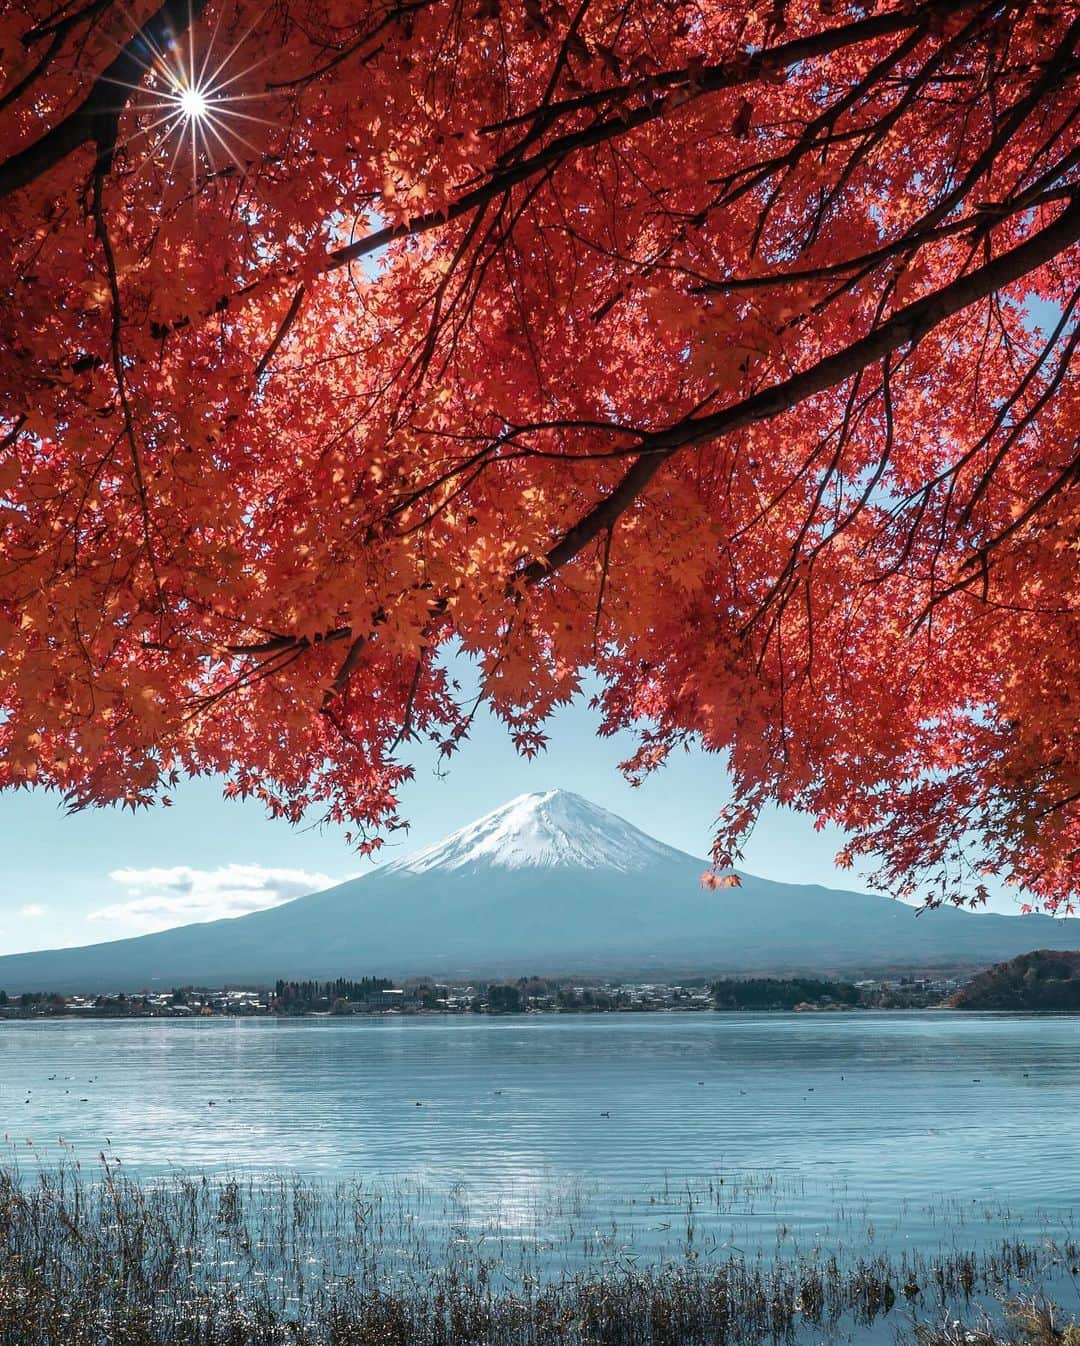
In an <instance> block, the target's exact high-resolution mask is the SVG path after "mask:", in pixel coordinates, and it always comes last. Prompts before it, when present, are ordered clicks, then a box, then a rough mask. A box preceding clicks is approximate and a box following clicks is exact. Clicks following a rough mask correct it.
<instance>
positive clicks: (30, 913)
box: [17, 902, 49, 921]
mask: <svg viewBox="0 0 1080 1346" xmlns="http://www.w3.org/2000/svg"><path fill="white" fill-rule="evenodd" d="M48 910H49V908H48V907H45V906H42V904H41V903H40V902H27V903H26V905H25V906H22V907H20V908H19V910H18V912H17V915H19V916H21V917H22V918H23V920H26V921H36V920H38V919H39V917H41V916H44V915H45V914H46V913H47V912H48Z"/></svg>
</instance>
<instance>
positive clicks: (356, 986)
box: [274, 977, 394, 1005]
mask: <svg viewBox="0 0 1080 1346" xmlns="http://www.w3.org/2000/svg"><path fill="white" fill-rule="evenodd" d="M393 989H394V983H393V982H392V981H387V979H386V978H385V977H361V978H360V980H359V981H350V980H349V979H348V978H347V977H338V978H336V979H335V980H334V981H285V980H283V979H282V978H280V977H279V978H278V980H277V981H276V982H275V984H274V998H275V999H276V1000H277V1001H278V1003H279V1004H281V1005H316V1004H319V1003H320V1002H321V1001H329V1002H330V1003H331V1004H333V1003H334V1001H337V1000H343V1001H345V1002H346V1003H347V1004H350V1005H359V1004H364V1003H366V1002H367V1001H370V1000H378V999H379V997H380V996H381V995H382V993H383V991H391V990H393Z"/></svg>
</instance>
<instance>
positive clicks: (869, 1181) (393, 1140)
mask: <svg viewBox="0 0 1080 1346" xmlns="http://www.w3.org/2000/svg"><path fill="white" fill-rule="evenodd" d="M1078 1044H1080V1019H1075V1018H1069V1017H1065V1016H1061V1017H1055V1016H1017V1015H1009V1016H1006V1015H991V1014H980V1015H960V1014H955V1013H948V1012H918V1013H870V1012H866V1013H861V1012H860V1013H847V1014H712V1013H702V1014H652V1015H597V1016H550V1017H547V1016H528V1017H507V1018H495V1017H475V1018H473V1017H462V1018H448V1019H441V1018H398V1017H386V1018H377V1019H368V1018H364V1019H359V1018H353V1019H336V1018H327V1019H313V1018H308V1019H293V1020H290V1019H277V1020H273V1019H246V1020H245V1019H232V1020H227V1019H217V1020H198V1021H172V1020H120V1021H94V1022H71V1021H53V1022H47V1021H45V1022H42V1021H36V1022H14V1021H7V1022H4V1023H2V1024H0V1116H2V1118H3V1122H2V1126H3V1129H4V1130H5V1131H6V1133H7V1134H6V1137H5V1143H6V1145H7V1146H8V1147H9V1148H8V1150H7V1154H8V1156H9V1158H10V1159H13V1160H14V1161H16V1162H17V1163H18V1164H19V1166H20V1167H21V1168H23V1169H24V1170H25V1169H27V1168H28V1167H31V1168H32V1167H33V1166H34V1165H38V1164H40V1165H44V1166H46V1167H48V1166H53V1165H57V1164H59V1163H61V1162H63V1161H64V1160H68V1161H73V1160H76V1159H77V1160H78V1161H80V1163H81V1164H82V1166H83V1168H84V1170H87V1169H88V1168H90V1167H92V1166H93V1165H94V1164H95V1163H97V1162H98V1158H97V1157H98V1155H99V1154H101V1153H104V1154H106V1155H107V1156H108V1157H109V1158H110V1159H113V1160H115V1159H119V1160H120V1161H121V1163H122V1166H123V1171H124V1172H125V1173H126V1174H127V1175H128V1176H138V1177H141V1178H147V1179H152V1180H157V1179H160V1178H161V1177H162V1176H164V1175H166V1174H170V1173H174V1172H176V1171H177V1170H182V1171H186V1172H195V1173H207V1172H209V1173H224V1172H230V1173H233V1174H240V1175H244V1176H249V1177H252V1178H254V1179H260V1178H263V1177H265V1176H267V1175H270V1174H272V1173H280V1172H282V1171H285V1172H288V1173H298V1174H301V1175H304V1176H305V1177H308V1178H313V1179H318V1180H328V1181H329V1180H334V1181H337V1180H347V1181H349V1182H359V1183H362V1184H364V1185H366V1186H367V1187H369V1188H370V1189H372V1190H376V1189H378V1190H382V1191H384V1192H389V1191H394V1192H395V1193H396V1194H397V1195H396V1198H395V1199H396V1200H398V1201H399V1202H404V1203H405V1204H406V1205H409V1204H410V1203H411V1205H412V1207H413V1209H414V1212H415V1218H416V1219H417V1220H418V1221H420V1222H424V1221H428V1222H435V1223H437V1222H439V1221H444V1222H445V1221H448V1220H451V1221H457V1222H459V1223H460V1224H462V1225H463V1226H466V1227H468V1228H471V1229H481V1230H484V1229H486V1230H488V1231H496V1230H497V1231H499V1232H501V1233H502V1234H503V1235H509V1236H515V1233H516V1234H517V1235H519V1236H520V1237H521V1238H523V1239H540V1240H543V1239H548V1240H550V1241H551V1244H552V1246H558V1247H559V1248H560V1249H561V1253H560V1255H561V1257H562V1258H563V1260H569V1261H573V1260H574V1259H575V1257H576V1256H577V1255H578V1253H577V1252H575V1247H576V1248H578V1249H580V1247H581V1243H580V1240H581V1231H582V1230H583V1229H584V1230H586V1231H591V1233H592V1234H595V1235H597V1236H603V1237H605V1238H607V1239H608V1242H609V1243H610V1242H611V1240H612V1239H613V1240H614V1241H615V1242H616V1243H617V1244H618V1246H619V1247H622V1248H632V1249H633V1250H634V1252H635V1255H638V1254H642V1255H646V1256H648V1255H656V1256H658V1255H661V1254H663V1253H664V1252H665V1250H666V1249H667V1248H669V1247H670V1246H673V1245H674V1244H675V1243H677V1242H679V1241H682V1240H684V1239H685V1235H686V1232H687V1228H686V1227H687V1222H688V1219H689V1221H690V1223H691V1224H692V1229H691V1235H692V1237H693V1238H694V1239H695V1240H696V1241H697V1243H696V1246H698V1247H704V1248H706V1249H713V1250H715V1249H728V1248H737V1249H740V1250H741V1249H754V1248H762V1247H770V1248H772V1247H776V1246H778V1245H783V1246H789V1247H791V1248H793V1249H796V1250H798V1249H802V1248H807V1247H813V1246H824V1247H829V1246H832V1245H833V1244H834V1243H837V1244H843V1243H847V1244H848V1245H849V1246H850V1245H851V1244H853V1243H865V1240H866V1239H867V1238H868V1237H869V1238H870V1239H871V1240H875V1241H876V1242H877V1244H878V1245H879V1246H881V1247H884V1248H889V1249H895V1248H896V1247H898V1246H902V1247H912V1246H919V1247H925V1248H933V1247H934V1246H937V1245H939V1244H941V1243H942V1242H948V1243H956V1244H963V1245H964V1246H965V1247H981V1246H992V1245H994V1244H995V1243H996V1242H1000V1239H1001V1237H1002V1236H1003V1234H1007V1235H1008V1236H1010V1237H1021V1238H1026V1239H1039V1238H1044V1237H1060V1236H1062V1234H1063V1232H1064V1231H1066V1230H1069V1229H1071V1227H1072V1210H1073V1209H1074V1208H1077V1209H1080V1166H1078V1165H1077V1164H1076V1162H1075V1154H1076V1148H1077V1140H1078V1136H1080V1109H1078V1101H1080V1053H1078V1051H1077V1047H1078ZM28 1142H31V1143H28ZM567 1222H569V1223H571V1224H573V1225H576V1229H577V1233H576V1234H573V1235H572V1237H571V1239H570V1241H569V1242H567V1240H566V1238H565V1230H564V1226H565V1225H566V1224H567ZM560 1231H563V1232H560ZM868 1231H869V1232H868ZM575 1238H576V1239H577V1240H578V1243H577V1244H576V1245H575V1244H574V1239H575Z"/></svg>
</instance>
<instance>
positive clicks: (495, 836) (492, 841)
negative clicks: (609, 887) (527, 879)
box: [383, 790, 685, 874]
mask: <svg viewBox="0 0 1080 1346" xmlns="http://www.w3.org/2000/svg"><path fill="white" fill-rule="evenodd" d="M675 858H679V859H682V858H685V857H683V856H682V853H681V852H680V851H676V850H673V849H672V847H670V846H665V845H664V844H663V842H660V841H656V840H655V839H654V838H653V837H650V836H646V834H645V833H644V832H639V831H638V829H637V828H636V827H633V826H631V824H630V823H628V822H625V821H624V820H623V819H622V818H620V817H618V816H617V815H616V814H614V813H609V812H608V810H607V809H602V808H600V807H599V805H597V804H592V803H590V802H589V800H587V799H583V798H582V797H581V795H578V794H574V793H573V792H572V791H570V790H544V791H542V792H538V793H534V794H524V795H518V796H517V798H516V799H511V800H510V802H509V803H508V804H503V805H502V806H501V807H500V808H497V809H495V810H493V811H492V812H491V813H487V814H485V815H484V816H483V817H482V818H478V819H477V820H476V821H475V822H473V823H469V824H468V825H467V826H465V827H462V828H460V829H459V830H458V831H456V832H451V833H450V835H449V836H448V837H444V838H443V839H442V841H437V842H436V843H435V844H434V845H433V846H427V847H425V848H424V849H423V850H420V851H416V852H414V853H413V854H412V855H408V856H405V857H403V858H402V859H401V860H395V861H393V862H391V863H390V864H388V865H386V866H385V867H384V869H383V872H384V873H388V874H427V873H430V872H431V871H432V870H461V869H466V868H470V869H471V868H473V867H485V868H489V867H491V868H496V869H528V868H542V869H615V870H619V871H621V872H622V873H625V874H629V873H633V872H634V871H635V870H642V869H649V868H652V867H653V866H654V865H658V864H663V863H665V862H667V863H670V861H671V860H672V859H675Z"/></svg>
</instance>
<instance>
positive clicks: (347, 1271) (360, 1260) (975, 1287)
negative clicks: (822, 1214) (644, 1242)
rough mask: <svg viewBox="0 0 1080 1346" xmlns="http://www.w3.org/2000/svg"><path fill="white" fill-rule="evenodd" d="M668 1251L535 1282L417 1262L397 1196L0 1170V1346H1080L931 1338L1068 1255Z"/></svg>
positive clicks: (473, 1247) (447, 1253) (420, 1250)
mask: <svg viewBox="0 0 1080 1346" xmlns="http://www.w3.org/2000/svg"><path fill="white" fill-rule="evenodd" d="M568 1218H572V1209H571V1210H570V1211H569V1212H568ZM680 1239H681V1240H682V1241H681V1242H680V1246H679V1249H678V1253H677V1255H676V1256H674V1257H672V1258H670V1259H669V1260H666V1261H661V1262H659V1263H657V1264H655V1265H648V1266H640V1267H639V1266H638V1265H636V1264H635V1263H633V1262H632V1261H630V1260H628V1259H627V1258H625V1257H620V1256H619V1255H617V1254H613V1255H612V1256H611V1257H610V1258H608V1260H607V1261H606V1262H605V1263H604V1264H603V1265H601V1266H597V1265H592V1266H588V1267H586V1268H585V1269H581V1268H580V1267H579V1268H577V1269H573V1268H568V1267H563V1268H562V1269H552V1268H550V1267H548V1268H547V1269H546V1270H545V1269H544V1268H543V1267H542V1266H541V1264H540V1262H539V1261H538V1260H537V1259H536V1258H535V1257H534V1256H533V1255H532V1254H530V1252H529V1251H528V1246H527V1244H523V1243H517V1242H514V1241H512V1240H509V1241H508V1240H500V1239H497V1238H488V1237H485V1236H484V1235H483V1234H479V1235H478V1234H477V1233H476V1232H475V1230H473V1231H471V1232H470V1229H469V1226H468V1222H467V1221H464V1220H463V1221H461V1222H460V1223H458V1224H456V1225H455V1224H454V1223H453V1222H452V1221H451V1222H450V1223H449V1224H448V1225H447V1227H446V1232H445V1237H442V1236H440V1237H439V1238H437V1239H434V1240H433V1239H432V1238H431V1236H430V1234H428V1233H426V1232H425V1229H424V1227H423V1226H421V1225H420V1224H419V1223H418V1222H417V1220H416V1213H415V1209H414V1197H413V1195H412V1194H410V1193H406V1192H403V1191H401V1190H400V1189H394V1188H390V1189H386V1190H383V1191H374V1190H372V1189H368V1188H365V1187H363V1186H362V1185H357V1184H353V1185H349V1184H339V1185H336V1186H324V1185H319V1184H312V1183H308V1182H305V1181H302V1180H300V1179H290V1178H287V1177H281V1178H278V1179H275V1180H274V1181H272V1182H268V1183H267V1182H260V1183H255V1182H253V1181H246V1180H240V1179H237V1178H214V1179H210V1178H201V1179H200V1178H190V1177H175V1178H170V1179H168V1180H165V1181H161V1182H154V1183H149V1182H143V1183H140V1182H138V1181H135V1180H132V1179H129V1178H127V1177H126V1176H123V1175H122V1174H121V1172H120V1170H118V1169H117V1168H116V1167H115V1166H113V1165H109V1164H105V1165H103V1168H102V1171H101V1175H100V1176H99V1177H94V1178H90V1179H88V1178H86V1177H85V1176H84V1175H83V1174H82V1173H81V1172H80V1171H79V1170H78V1168H77V1166H76V1165H69V1166H66V1167H62V1168H60V1169H54V1170H41V1171H39V1172H36V1173H33V1174H21V1173H19V1172H18V1171H17V1170H14V1169H8V1170H3V1171H0V1346H106V1343H107V1344H108V1346H699V1344H700V1346H705V1343H708V1346H718V1343H725V1344H730V1346H739V1344H740V1343H756V1342H770V1341H771V1342H788V1341H794V1340H796V1339H798V1338H799V1336H800V1333H801V1331H802V1329H803V1328H804V1327H806V1326H809V1327H810V1328H811V1329H813V1332H814V1334H815V1335H814V1339H816V1340H820V1339H821V1333H822V1332H823V1331H824V1332H830V1331H832V1330H833V1329H836V1328H837V1327H838V1326H844V1327H846V1328H850V1327H858V1328H867V1327H871V1326H872V1325H875V1324H877V1325H879V1326H880V1325H882V1324H892V1325H895V1326H896V1327H901V1328H903V1329H904V1331H905V1333H906V1334H907V1336H908V1338H909V1339H910V1340H913V1341H914V1340H916V1339H917V1341H918V1344H919V1346H961V1343H966V1344H967V1346H998V1343H999V1342H1001V1341H1005V1340H1009V1341H1016V1342H1022V1343H1023V1346H1080V1331H1077V1330H1076V1329H1073V1328H1063V1327H1061V1326H1060V1325H1059V1324H1058V1323H1057V1322H1056V1321H1055V1319H1054V1316H1053V1311H1052V1310H1050V1309H1049V1307H1048V1306H1047V1305H1045V1304H1044V1303H1043V1302H1042V1301H1034V1300H1032V1301H1029V1302H1028V1306H1027V1308H1026V1309H1025V1310H1023V1312H1021V1310H1017V1311H1016V1312H1015V1313H1014V1314H1013V1317H1012V1318H1011V1319H1010V1321H1009V1324H1008V1326H1007V1328H1006V1329H1002V1330H1007V1331H1009V1332H1011V1333H1012V1334H1013V1335H1012V1336H1007V1337H1000V1336H994V1335H993V1331H994V1329H993V1328H992V1327H991V1326H990V1325H989V1324H987V1325H986V1326H985V1330H984V1329H983V1328H976V1329H965V1328H961V1327H959V1326H958V1325H956V1324H955V1323H954V1322H953V1321H952V1319H951V1318H950V1319H948V1320H947V1321H946V1319H945V1318H944V1316H943V1315H944V1312H945V1308H946V1306H949V1307H950V1308H952V1307H955V1306H956V1305H958V1304H959V1305H962V1306H965V1307H967V1308H969V1309H970V1310H971V1311H972V1312H973V1313H979V1312H982V1311H983V1310H984V1308H985V1305H986V1304H987V1303H989V1302H991V1301H994V1300H996V1299H998V1298H1001V1297H1003V1296H1005V1295H1006V1293H1007V1292H1008V1291H1009V1290H1010V1287H1015V1286H1019V1285H1027V1284H1029V1283H1030V1282H1031V1281H1032V1280H1034V1279H1037V1278H1039V1277H1041V1276H1043V1275H1044V1274H1048V1275H1059V1276H1060V1275H1061V1274H1062V1268H1064V1270H1065V1274H1068V1270H1069V1268H1070V1266H1073V1265H1074V1264H1075V1263H1076V1261H1077V1260H1080V1249H1077V1248H1075V1247H1073V1246H1072V1245H1071V1244H1066V1245H1065V1246H1059V1245H1051V1244H1047V1245H1040V1246H1038V1247H1034V1246H1027V1245H1024V1244H1023V1243H1020V1242H1010V1241H1007V1240H1006V1241H1003V1242H1002V1243H1001V1244H1000V1245H999V1246H997V1247H995V1248H994V1249H993V1250H991V1251H984V1252H980V1253H966V1252H962V1251H956V1250H952V1251H948V1252H946V1253H942V1254H938V1255H934V1256H932V1257H931V1256H929V1255H926V1254H918V1253H907V1254H903V1255H899V1256H895V1255H889V1254H887V1253H881V1254H879V1255H870V1254H864V1255H861V1256H860V1255H847V1256H845V1257H843V1258H840V1257H838V1256H837V1255H828V1254H826V1253H821V1252H816V1253H814V1254H812V1255H808V1256H805V1257H802V1258H798V1257H793V1256H791V1255H790V1254H785V1253H777V1254H776V1255H775V1256H766V1255H764V1254H762V1255H757V1256H754V1257H744V1256H741V1255H739V1254H736V1253H733V1252H731V1251H730V1250H728V1251H726V1252H724V1253H723V1254H721V1255H717V1254H716V1253H714V1254H712V1255H709V1256H706V1255H703V1254H701V1253H700V1252H699V1251H698V1250H696V1249H695V1247H694V1229H693V1226H692V1223H691V1224H690V1225H688V1227H687V1229H686V1230H684V1231H680ZM1025 1313H1026V1317H1025V1316H1024V1314H1025ZM927 1322H930V1323H934V1322H938V1323H941V1322H945V1326H941V1327H935V1326H929V1327H927V1326H925V1323H927ZM920 1323H922V1324H924V1325H921V1326H920ZM891 1331H892V1327H891V1326H889V1327H888V1328H887V1334H886V1336H885V1337H884V1338H883V1339H889V1336H888V1333H890V1332H891ZM965 1332H966V1333H968V1335H964V1333H965ZM972 1332H974V1333H975V1334H976V1335H971V1333H972ZM979 1332H982V1333H983V1335H981V1336H980V1335H977V1334H978V1333H979ZM950 1333H951V1334H952V1335H950ZM1025 1334H1026V1335H1025Z"/></svg>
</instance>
